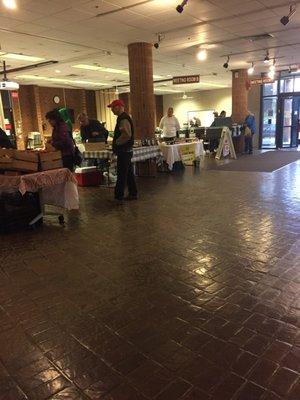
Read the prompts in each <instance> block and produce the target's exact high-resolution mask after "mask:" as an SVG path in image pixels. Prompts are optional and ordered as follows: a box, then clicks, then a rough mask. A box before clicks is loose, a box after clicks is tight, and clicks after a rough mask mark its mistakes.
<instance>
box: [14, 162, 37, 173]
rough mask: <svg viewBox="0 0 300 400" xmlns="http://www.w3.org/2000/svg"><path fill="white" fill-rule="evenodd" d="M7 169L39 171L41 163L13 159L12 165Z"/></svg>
mask: <svg viewBox="0 0 300 400" xmlns="http://www.w3.org/2000/svg"><path fill="white" fill-rule="evenodd" d="M6 169H8V170H12V171H24V172H37V171H38V169H39V164H38V163H37V162H36V163H34V162H30V161H22V160H13V162H12V166H11V165H9V166H8V167H7V168H6Z"/></svg>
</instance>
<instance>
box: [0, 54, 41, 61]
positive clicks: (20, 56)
mask: <svg viewBox="0 0 300 400" xmlns="http://www.w3.org/2000/svg"><path fill="white" fill-rule="evenodd" d="M0 57H1V58H7V59H9V60H20V61H33V62H36V61H43V60H45V58H41V57H34V56H26V55H25V54H15V53H0Z"/></svg>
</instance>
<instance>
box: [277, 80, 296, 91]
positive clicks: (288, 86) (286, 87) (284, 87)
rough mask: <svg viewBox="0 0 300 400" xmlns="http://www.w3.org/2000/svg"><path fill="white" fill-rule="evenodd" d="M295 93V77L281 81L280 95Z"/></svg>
mask: <svg viewBox="0 0 300 400" xmlns="http://www.w3.org/2000/svg"><path fill="white" fill-rule="evenodd" d="M293 91H294V77H293V78H286V79H281V81H280V93H291V92H293Z"/></svg>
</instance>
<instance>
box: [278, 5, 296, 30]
mask: <svg viewBox="0 0 300 400" xmlns="http://www.w3.org/2000/svg"><path fill="white" fill-rule="evenodd" d="M295 12H296V4H291V5H290V12H289V14H288V15H285V16H283V17H282V18H281V19H280V22H281V23H282V25H284V26H285V25H287V24H288V23H289V22H290V20H291V19H292V17H293V15H294V14H295Z"/></svg>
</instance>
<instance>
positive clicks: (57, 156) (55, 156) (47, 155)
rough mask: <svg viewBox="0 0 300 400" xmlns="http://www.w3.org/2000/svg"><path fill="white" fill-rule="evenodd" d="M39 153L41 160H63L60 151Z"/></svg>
mask: <svg viewBox="0 0 300 400" xmlns="http://www.w3.org/2000/svg"><path fill="white" fill-rule="evenodd" d="M38 154H39V158H40V161H41V162H44V161H57V160H61V152H60V151H39V153H38Z"/></svg>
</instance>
